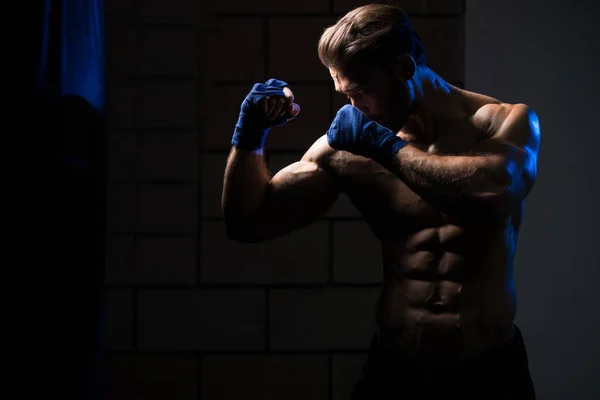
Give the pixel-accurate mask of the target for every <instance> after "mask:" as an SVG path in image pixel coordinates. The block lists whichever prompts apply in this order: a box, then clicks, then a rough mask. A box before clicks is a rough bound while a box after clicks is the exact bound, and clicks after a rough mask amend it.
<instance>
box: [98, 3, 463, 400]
mask: <svg viewBox="0 0 600 400" xmlns="http://www.w3.org/2000/svg"><path fill="white" fill-rule="evenodd" d="M392 2H394V3H398V4H399V5H401V6H402V7H404V8H405V9H406V10H407V11H408V12H409V14H410V15H411V17H412V22H413V25H414V26H415V27H416V29H417V30H418V31H419V34H420V35H421V38H422V40H423V43H424V46H425V50H426V51H427V53H428V56H429V58H430V64H431V66H432V67H433V68H434V69H435V70H436V71H437V72H438V73H440V74H441V75H442V76H443V77H444V78H446V79H447V80H449V81H456V80H460V81H464V41H463V36H464V19H463V16H464V5H463V1H461V0H448V1H442V0H438V1H425V0H406V1H392ZM205 3H206V2H203V1H194V0H170V1H160V0H144V1H142V0H127V1H125V0H110V1H107V2H106V23H107V26H106V38H107V55H108V59H107V67H108V99H107V101H108V109H109V185H108V199H107V201H108V210H107V216H108V221H107V262H106V283H107V289H106V315H107V323H106V337H107V345H108V350H109V353H108V355H107V371H106V379H107V398H108V399H111V400H112V399H134V398H152V399H163V398H164V399H169V400H180V399H181V400H188V399H190V400H191V399H199V398H201V399H203V400H216V399H236V398H263V399H278V400H279V399H288V400H294V399H313V400H320V399H323V400H342V399H349V394H350V393H351V390H352V385H353V384H354V382H355V380H356V379H357V378H358V376H359V374H360V367H361V365H362V363H363V362H364V360H365V352H366V350H367V347H368V345H369V341H370V339H371V336H372V335H373V333H374V332H375V329H376V326H375V321H374V311H375V302H376V300H377V295H378V290H379V289H378V283H379V282H380V281H381V278H382V273H381V266H380V255H379V253H378V249H379V244H378V243H377V242H376V241H375V239H374V237H373V236H372V234H371V233H370V232H369V230H368V228H367V226H366V224H365V223H364V221H363V220H362V219H361V217H360V215H359V214H358V213H357V211H356V210H355V209H354V208H353V207H352V205H351V204H350V203H349V202H348V200H347V199H346V198H345V197H341V198H340V199H339V201H338V202H337V203H336V204H335V206H334V207H333V208H332V210H331V211H330V212H329V213H328V214H327V216H326V217H325V218H323V219H322V220H320V221H317V222H316V223H314V224H313V225H311V226H309V227H307V228H305V229H303V230H301V231H298V232H295V233H292V234H290V235H288V236H286V237H282V238H279V239H275V240H273V241H270V242H267V243H262V244H255V245H244V244H239V243H235V242H231V241H229V240H227V238H225V236H224V227H223V223H222V220H221V211H220V194H221V185H222V178H223V170H224V166H225V159H226V156H227V153H228V150H229V148H228V146H229V141H230V138H231V134H232V129H233V126H234V124H235V121H236V120H237V114H238V112H239V106H240V103H241V101H242V100H243V98H244V96H245V95H246V93H247V92H248V91H249V90H250V88H251V86H252V84H253V83H255V82H262V81H265V80H267V79H268V78H270V77H277V78H279V79H283V80H285V81H287V82H289V83H290V85H291V88H292V90H293V91H294V94H295V97H296V99H297V102H298V103H299V104H300V105H301V107H302V112H301V115H300V116H299V117H298V119H297V120H295V121H293V123H290V124H288V125H287V126H285V127H283V128H280V129H277V130H275V131H273V132H272V134H271V136H270V137H269V139H268V142H267V146H268V148H269V150H270V151H269V154H270V161H269V166H270V168H271V171H272V173H275V172H277V170H279V169H280V168H281V167H283V166H285V165H287V164H289V163H291V162H293V161H295V160H297V159H298V158H299V157H300V156H301V155H302V153H303V151H304V150H305V149H306V148H307V147H308V146H309V145H310V144H311V143H312V142H313V141H314V140H315V139H316V138H317V137H319V136H321V135H322V134H323V133H324V132H325V131H326V129H327V127H328V126H329V123H330V121H331V119H332V118H333V116H334V115H335V112H336V110H337V109H339V107H340V106H341V105H342V104H343V103H344V102H345V99H344V98H343V97H342V96H340V95H337V94H335V92H334V91H333V87H332V84H331V82H330V78H329V76H328V73H327V70H326V69H325V68H324V67H322V66H321V65H320V63H319V60H318V57H317V54H316V44H317V40H318V37H319V35H320V34H321V32H322V31H323V29H324V28H325V27H327V26H328V25H331V24H333V23H334V22H335V20H336V18H337V17H339V16H340V15H342V14H343V13H345V12H347V11H349V10H350V9H351V8H353V7H355V6H358V5H360V4H364V3H365V2H364V1H358V0H331V1H330V0H304V1H301V2H287V1H285V2H284V1H275V0H255V1H252V2H249V1H246V0H230V1H219V2H211V3H214V4H209V5H206V4H205Z"/></svg>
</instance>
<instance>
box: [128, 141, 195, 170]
mask: <svg viewBox="0 0 600 400" xmlns="http://www.w3.org/2000/svg"><path fill="white" fill-rule="evenodd" d="M198 157H199V148H198V134H197V133H196V132H177V133H166V132H144V133H141V134H139V135H138V145H137V167H136V175H137V179H140V180H160V181H168V180H185V181H191V180H196V179H197V176H198Z"/></svg>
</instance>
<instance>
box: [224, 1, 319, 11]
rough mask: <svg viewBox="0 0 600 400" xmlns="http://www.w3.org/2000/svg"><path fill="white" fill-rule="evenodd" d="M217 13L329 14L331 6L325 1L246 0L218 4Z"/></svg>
mask: <svg viewBox="0 0 600 400" xmlns="http://www.w3.org/2000/svg"><path fill="white" fill-rule="evenodd" d="M216 4H217V11H218V12H220V13H247V14H251V13H261V14H262V13H267V14H268V13H272V14H281V13H290V14H301V13H319V12H323V13H324V12H327V11H328V8H329V5H328V3H327V2H326V1H323V0H305V1H273V0H255V1H253V2H248V1H245V0H231V1H220V2H217V3H216Z"/></svg>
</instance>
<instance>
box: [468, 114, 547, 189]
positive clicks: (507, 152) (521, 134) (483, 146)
mask: <svg viewBox="0 0 600 400" xmlns="http://www.w3.org/2000/svg"><path fill="white" fill-rule="evenodd" d="M539 146H540V128H539V121H538V118H537V115H536V114H535V112H534V111H533V110H531V109H530V108H529V107H527V106H526V105H522V104H519V105H515V106H514V107H513V109H512V110H511V111H510V113H509V114H508V115H507V116H506V118H505V119H504V121H503V122H502V124H501V125H500V126H499V127H498V129H497V130H496V132H495V133H494V134H493V135H492V136H491V137H490V138H489V139H486V140H483V141H481V142H480V143H479V144H478V145H476V147H475V152H476V153H478V154H480V155H481V154H485V155H486V158H487V160H488V162H489V164H490V166H491V168H493V169H494V170H497V171H499V172H500V175H499V176H500V177H501V180H502V181H504V180H506V182H507V183H508V184H509V189H510V194H511V195H512V196H515V197H518V198H517V199H515V200H519V201H520V200H522V199H523V198H524V196H526V195H527V194H528V193H529V191H530V190H531V188H532V187H533V185H534V183H535V180H536V176H537V158H538V152H539Z"/></svg>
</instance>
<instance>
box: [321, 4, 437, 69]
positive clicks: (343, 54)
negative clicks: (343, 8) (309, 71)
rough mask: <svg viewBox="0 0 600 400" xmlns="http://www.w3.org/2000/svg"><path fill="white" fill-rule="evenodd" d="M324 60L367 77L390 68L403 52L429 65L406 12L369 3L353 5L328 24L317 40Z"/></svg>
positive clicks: (329, 66)
mask: <svg viewBox="0 0 600 400" xmlns="http://www.w3.org/2000/svg"><path fill="white" fill-rule="evenodd" d="M318 54H319V59H320V60H321V63H323V65H325V66H326V67H327V68H334V69H338V70H341V71H343V72H344V74H346V75H348V76H349V77H350V78H351V79H356V80H361V79H364V77H365V74H366V73H368V72H369V71H370V70H372V69H373V68H374V67H382V68H385V69H388V68H389V67H391V66H392V65H393V61H394V60H395V59H396V57H397V56H398V55H400V54H410V55H411V56H412V57H413V59H414V60H415V63H416V64H417V65H427V58H426V56H425V51H424V50H423V45H422V44H421V39H420V38H419V35H418V34H417V32H416V31H415V30H414V29H413V27H412V25H411V23H410V21H409V18H408V15H407V14H406V12H405V11H404V10H403V9H402V8H400V7H398V6H394V5H389V4H378V3H374V4H367V5H364V6H361V7H357V8H354V9H353V10H351V11H349V12H348V13H347V14H345V15H343V16H342V17H340V18H339V19H338V21H337V22H336V23H335V25H332V26H329V27H327V28H326V29H325V30H324V32H323V34H322V35H321V37H320V39H319V43H318Z"/></svg>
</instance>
